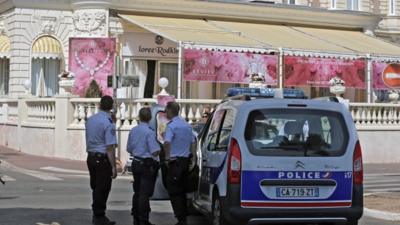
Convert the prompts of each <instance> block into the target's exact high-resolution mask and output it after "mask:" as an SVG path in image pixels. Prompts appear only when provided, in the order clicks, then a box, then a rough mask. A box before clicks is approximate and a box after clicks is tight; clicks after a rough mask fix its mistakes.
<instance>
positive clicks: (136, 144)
mask: <svg viewBox="0 0 400 225" xmlns="http://www.w3.org/2000/svg"><path fill="white" fill-rule="evenodd" d="M160 150H161V148H160V145H159V144H158V142H157V139H156V132H154V130H153V129H151V128H150V126H149V124H148V123H140V124H139V125H137V126H136V127H134V128H132V130H131V131H130V132H129V138H128V144H127V151H128V152H129V153H130V154H131V155H133V156H136V157H140V158H153V155H152V154H153V153H155V152H158V151H160Z"/></svg>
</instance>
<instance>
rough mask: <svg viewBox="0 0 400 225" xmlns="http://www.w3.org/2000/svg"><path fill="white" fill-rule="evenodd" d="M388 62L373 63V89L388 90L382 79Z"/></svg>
mask: <svg viewBox="0 0 400 225" xmlns="http://www.w3.org/2000/svg"><path fill="white" fill-rule="evenodd" d="M387 65H388V64H387V63H386V62H373V63H372V88H373V89H388V87H387V86H386V85H385V83H384V82H383V79H382V75H383V71H384V70H385V68H386V67H387Z"/></svg>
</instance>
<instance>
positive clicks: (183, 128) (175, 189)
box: [164, 102, 194, 225]
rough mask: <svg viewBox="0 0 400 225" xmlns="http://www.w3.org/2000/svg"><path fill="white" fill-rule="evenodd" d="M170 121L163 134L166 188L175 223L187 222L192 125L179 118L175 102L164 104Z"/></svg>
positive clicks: (182, 223)
mask: <svg viewBox="0 0 400 225" xmlns="http://www.w3.org/2000/svg"><path fill="white" fill-rule="evenodd" d="M165 110H166V114H167V118H168V119H169V120H170V122H169V123H168V124H167V128H166V131H165V136H164V150H165V155H166V156H165V158H166V162H167V164H168V172H167V189H168V193H169V196H170V199H171V204H172V208H173V210H174V214H175V217H176V218H177V219H178V223H177V225H186V224H187V220H186V217H187V206H186V190H185V186H186V182H187V178H188V174H189V160H190V159H189V158H190V156H191V151H190V147H191V144H192V143H193V142H194V136H193V131H192V127H191V126H190V125H189V124H188V123H187V122H186V121H185V120H183V119H182V118H180V117H179V116H178V115H179V110H180V107H179V105H178V104H177V103H175V102H170V103H168V104H167V106H166V109H165Z"/></svg>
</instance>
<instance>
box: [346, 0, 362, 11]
mask: <svg viewBox="0 0 400 225" xmlns="http://www.w3.org/2000/svg"><path fill="white" fill-rule="evenodd" d="M347 9H348V10H354V11H359V10H360V2H359V0H347Z"/></svg>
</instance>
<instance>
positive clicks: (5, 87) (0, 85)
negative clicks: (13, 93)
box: [0, 58, 10, 95]
mask: <svg viewBox="0 0 400 225" xmlns="http://www.w3.org/2000/svg"><path fill="white" fill-rule="evenodd" d="M9 80H10V60H9V59H7V58H2V59H0V95H8V93H9Z"/></svg>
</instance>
